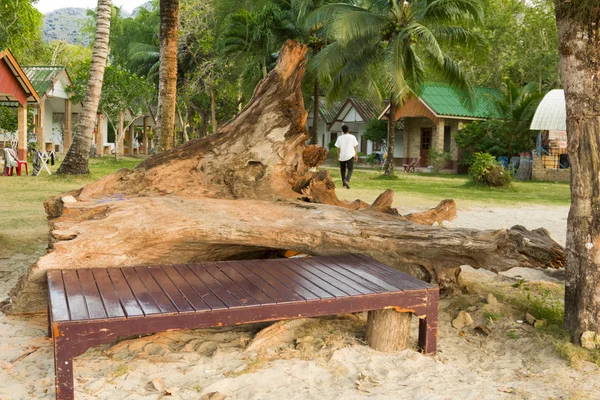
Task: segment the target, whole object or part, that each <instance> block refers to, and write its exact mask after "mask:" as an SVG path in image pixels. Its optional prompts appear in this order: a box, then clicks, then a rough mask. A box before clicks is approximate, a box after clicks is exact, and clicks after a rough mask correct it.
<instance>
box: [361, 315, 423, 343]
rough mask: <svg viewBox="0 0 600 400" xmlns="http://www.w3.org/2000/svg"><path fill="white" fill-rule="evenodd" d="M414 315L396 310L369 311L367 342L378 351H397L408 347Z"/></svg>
mask: <svg viewBox="0 0 600 400" xmlns="http://www.w3.org/2000/svg"><path fill="white" fill-rule="evenodd" d="M411 316H412V314H410V313H401V312H397V311H396V310H394V309H387V310H377V311H369V313H368V314H367V333H366V341H367V343H368V345H369V346H370V347H372V348H373V349H375V350H378V351H397V350H404V349H406V348H407V347H408V342H409V339H410V318H411Z"/></svg>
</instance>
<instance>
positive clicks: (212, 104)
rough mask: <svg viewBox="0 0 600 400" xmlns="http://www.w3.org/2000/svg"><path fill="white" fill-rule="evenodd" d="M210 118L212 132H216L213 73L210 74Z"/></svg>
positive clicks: (215, 101) (215, 100)
mask: <svg viewBox="0 0 600 400" xmlns="http://www.w3.org/2000/svg"><path fill="white" fill-rule="evenodd" d="M210 117H211V120H212V131H213V133H214V132H216V131H217V99H216V98H215V78H214V73H213V72H212V71H211V73H210Z"/></svg>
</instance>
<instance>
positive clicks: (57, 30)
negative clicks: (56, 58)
mask: <svg viewBox="0 0 600 400" xmlns="http://www.w3.org/2000/svg"><path fill="white" fill-rule="evenodd" d="M86 19H87V13H86V10H85V8H74V7H66V8H59V9H58V10H54V11H51V12H49V13H47V14H46V15H44V39H45V40H46V41H47V42H52V41H55V40H58V41H61V42H65V43H68V44H71V45H73V44H83V45H84V46H87V45H88V44H89V43H90V38H89V36H88V35H87V34H85V35H84V34H82V28H83V27H84V25H85V24H86V23H87V21H86Z"/></svg>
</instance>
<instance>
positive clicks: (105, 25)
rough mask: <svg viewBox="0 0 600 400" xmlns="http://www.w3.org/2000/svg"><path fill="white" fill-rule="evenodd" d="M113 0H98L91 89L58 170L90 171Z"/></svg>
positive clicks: (61, 172)
mask: <svg viewBox="0 0 600 400" xmlns="http://www.w3.org/2000/svg"><path fill="white" fill-rule="evenodd" d="M110 16H111V0H98V8H97V11H96V36H95V41H94V49H93V51H92V62H91V64H90V77H89V79H88V86H87V91H86V93H85V99H84V101H83V110H82V111H81V114H80V115H79V122H78V123H77V125H76V126H75V130H74V135H73V143H72V144H71V147H69V151H68V153H67V155H66V156H65V160H64V161H63V163H62V164H61V166H60V168H59V169H58V171H57V174H73V175H79V174H89V173H90V171H89V168H88V160H89V156H90V148H91V147H92V139H93V136H94V127H95V125H96V114H97V113H98V104H99V103H100V95H101V93H102V79H103V77H104V68H105V67H106V58H107V57H108V41H109V37H110Z"/></svg>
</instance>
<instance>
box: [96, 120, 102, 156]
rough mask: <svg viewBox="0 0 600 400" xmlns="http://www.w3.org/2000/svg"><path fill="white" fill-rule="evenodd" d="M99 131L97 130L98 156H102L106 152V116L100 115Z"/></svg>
mask: <svg viewBox="0 0 600 400" xmlns="http://www.w3.org/2000/svg"><path fill="white" fill-rule="evenodd" d="M97 126H98V129H96V140H95V143H96V155H97V156H102V154H103V152H104V115H102V114H98V125H97Z"/></svg>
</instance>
